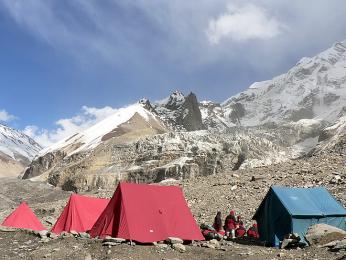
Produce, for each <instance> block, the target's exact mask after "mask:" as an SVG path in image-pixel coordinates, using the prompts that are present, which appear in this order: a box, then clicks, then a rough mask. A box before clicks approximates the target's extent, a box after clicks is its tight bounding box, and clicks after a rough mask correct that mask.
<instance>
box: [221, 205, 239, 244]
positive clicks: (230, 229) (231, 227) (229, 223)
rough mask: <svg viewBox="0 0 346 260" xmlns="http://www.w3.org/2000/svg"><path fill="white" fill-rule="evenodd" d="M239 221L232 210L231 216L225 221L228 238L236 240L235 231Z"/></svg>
mask: <svg viewBox="0 0 346 260" xmlns="http://www.w3.org/2000/svg"><path fill="white" fill-rule="evenodd" d="M236 223H237V220H236V218H235V212H234V210H231V212H230V213H229V215H228V216H227V217H226V219H225V226H224V229H225V231H226V236H230V237H231V238H235V229H236Z"/></svg>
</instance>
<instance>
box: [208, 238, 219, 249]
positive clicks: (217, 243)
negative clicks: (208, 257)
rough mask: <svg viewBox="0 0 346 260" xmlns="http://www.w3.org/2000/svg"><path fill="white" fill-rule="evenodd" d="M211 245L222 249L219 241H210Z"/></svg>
mask: <svg viewBox="0 0 346 260" xmlns="http://www.w3.org/2000/svg"><path fill="white" fill-rule="evenodd" d="M209 244H211V245H213V246H214V247H215V248H220V247H221V245H220V243H219V241H217V240H216V239H212V240H210V241H209Z"/></svg>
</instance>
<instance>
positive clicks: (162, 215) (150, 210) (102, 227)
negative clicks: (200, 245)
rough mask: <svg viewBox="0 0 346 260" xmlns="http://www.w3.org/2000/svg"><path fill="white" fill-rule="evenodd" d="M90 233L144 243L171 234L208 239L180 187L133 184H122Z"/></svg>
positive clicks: (164, 237) (194, 238)
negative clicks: (204, 235)
mask: <svg viewBox="0 0 346 260" xmlns="http://www.w3.org/2000/svg"><path fill="white" fill-rule="evenodd" d="M90 235H91V236H92V237H96V236H99V237H105V236H107V235H109V236H112V237H119V238H124V239H131V240H135V241H138V242H142V243H149V242H154V241H161V240H165V239H167V237H179V238H181V239H184V240H204V238H203V236H202V234H201V231H200V230H199V227H198V225H197V223H196V221H195V219H194V217H193V215H192V213H191V211H190V209H189V207H188V206H187V204H186V201H185V198H184V195H183V192H182V190H181V189H180V188H179V187H176V186H158V185H147V184H133V183H120V184H119V185H118V188H117V189H116V191H115V193H114V195H113V197H112V199H111V201H110V202H109V204H108V206H107V207H106V209H105V210H104V211H103V213H102V214H101V216H100V217H99V218H98V220H97V221H96V223H95V225H94V226H93V227H92V229H91V231H90Z"/></svg>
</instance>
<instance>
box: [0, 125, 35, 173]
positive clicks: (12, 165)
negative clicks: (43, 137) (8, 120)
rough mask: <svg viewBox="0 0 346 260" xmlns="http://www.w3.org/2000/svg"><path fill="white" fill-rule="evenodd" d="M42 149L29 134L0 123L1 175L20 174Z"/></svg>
mask: <svg viewBox="0 0 346 260" xmlns="http://www.w3.org/2000/svg"><path fill="white" fill-rule="evenodd" d="M41 149H42V147H41V146H40V145H39V144H38V143H36V142H35V141H34V140H33V139H31V138H30V137H29V136H27V135H25V134H24V133H22V132H19V131H17V130H15V129H13V128H10V127H8V126H5V125H1V124H0V177H1V176H11V175H16V174H17V175H18V174H19V173H20V171H21V170H23V168H24V166H27V165H28V164H29V163H30V162H31V160H32V159H33V158H34V157H35V155H37V154H38V153H39V151H40V150H41Z"/></svg>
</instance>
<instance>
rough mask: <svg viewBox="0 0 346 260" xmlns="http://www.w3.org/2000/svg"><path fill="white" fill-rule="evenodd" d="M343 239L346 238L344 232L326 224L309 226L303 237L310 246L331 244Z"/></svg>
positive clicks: (345, 232)
mask: <svg viewBox="0 0 346 260" xmlns="http://www.w3.org/2000/svg"><path fill="white" fill-rule="evenodd" d="M343 237H346V231H344V230H342V229H339V228H336V227H333V226H330V225H327V224H317V225H314V226H311V227H310V228H309V229H308V231H307V232H306V235H305V239H306V240H307V241H308V242H309V244H310V245H316V244H320V243H326V242H331V241H333V240H339V239H340V238H343ZM326 240H329V241H326Z"/></svg>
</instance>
